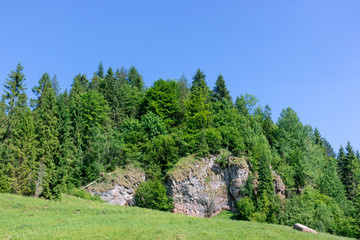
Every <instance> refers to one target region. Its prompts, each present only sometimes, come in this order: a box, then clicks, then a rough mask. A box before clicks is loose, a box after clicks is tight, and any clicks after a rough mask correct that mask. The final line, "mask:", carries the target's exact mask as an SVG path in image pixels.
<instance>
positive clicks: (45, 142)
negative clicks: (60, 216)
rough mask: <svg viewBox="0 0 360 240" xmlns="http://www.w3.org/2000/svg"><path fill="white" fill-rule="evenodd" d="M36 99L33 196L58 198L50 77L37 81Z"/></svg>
mask: <svg viewBox="0 0 360 240" xmlns="http://www.w3.org/2000/svg"><path fill="white" fill-rule="evenodd" d="M33 92H34V94H35V95H36V96H37V97H38V98H37V99H36V100H35V101H34V102H35V103H36V107H35V109H34V114H35V121H36V132H37V140H38V151H37V161H38V164H39V169H38V174H37V183H36V190H35V196H36V197H38V196H40V195H42V196H44V197H46V198H50V199H53V198H58V197H60V195H59V194H60V193H59V191H58V189H57V188H56V185H57V184H58V181H57V173H56V165H55V163H56V161H57V156H58V155H59V141H58V131H57V129H56V126H57V122H58V118H57V106H56V99H55V91H54V88H53V86H52V83H51V80H50V76H49V74H47V73H44V74H43V75H42V77H41V78H40V80H39V85H38V86H36V87H34V88H33Z"/></svg>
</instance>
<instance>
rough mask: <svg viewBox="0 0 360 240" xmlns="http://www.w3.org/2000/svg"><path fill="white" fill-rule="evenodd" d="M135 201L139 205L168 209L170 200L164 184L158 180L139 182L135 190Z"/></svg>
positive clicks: (170, 207)
mask: <svg viewBox="0 0 360 240" xmlns="http://www.w3.org/2000/svg"><path fill="white" fill-rule="evenodd" d="M135 203H136V205H137V206H139V207H143V208H151V209H157V210H162V211H169V210H171V209H172V208H173V205H172V201H171V199H169V198H168V197H167V196H166V189H165V186H164V185H163V184H162V183H161V182H160V181H159V180H147V181H146V182H142V183H140V185H139V186H138V188H137V189H136V192H135Z"/></svg>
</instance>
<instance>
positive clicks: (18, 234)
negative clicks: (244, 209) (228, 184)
mask: <svg viewBox="0 0 360 240" xmlns="http://www.w3.org/2000/svg"><path fill="white" fill-rule="evenodd" d="M233 217H234V215H233V214H232V213H229V212H223V213H221V214H220V215H218V216H216V217H214V218H210V219H208V218H197V217H191V216H186V215H180V214H173V213H170V212H161V211H156V210H150V209H143V208H138V207H121V206H113V205H109V204H106V203H102V202H95V201H90V200H84V199H80V198H76V197H72V196H68V195H62V199H61V200H60V201H53V200H44V199H37V198H33V197H24V196H19V195H13V194H0V239H279V240H281V239H284V240H285V239H286V240H287V239H291V240H297V239H301V240H302V239H315V240H316V239H334V240H335V239H348V238H342V237H337V236H333V235H329V234H324V233H319V234H316V235H314V234H309V233H303V232H298V231H296V230H293V229H292V228H291V227H287V226H281V225H273V224H266V223H253V222H247V221H239V220H233Z"/></svg>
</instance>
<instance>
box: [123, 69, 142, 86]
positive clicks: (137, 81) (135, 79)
mask: <svg viewBox="0 0 360 240" xmlns="http://www.w3.org/2000/svg"><path fill="white" fill-rule="evenodd" d="M127 80H128V82H129V83H130V85H131V86H132V87H134V88H137V89H138V90H139V91H142V90H144V81H143V77H142V76H141V75H140V73H139V72H138V70H137V69H136V68H135V67H134V66H131V67H130V69H129V71H128V73H127Z"/></svg>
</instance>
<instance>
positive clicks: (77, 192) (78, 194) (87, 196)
mask: <svg viewBox="0 0 360 240" xmlns="http://www.w3.org/2000/svg"><path fill="white" fill-rule="evenodd" d="M67 194H69V195H71V196H74V197H78V198H82V199H86V200H91V201H96V202H104V201H103V200H102V199H101V198H100V197H99V196H97V195H91V194H90V193H88V192H86V191H85V190H84V189H79V188H72V189H70V190H68V191H67Z"/></svg>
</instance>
